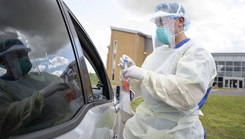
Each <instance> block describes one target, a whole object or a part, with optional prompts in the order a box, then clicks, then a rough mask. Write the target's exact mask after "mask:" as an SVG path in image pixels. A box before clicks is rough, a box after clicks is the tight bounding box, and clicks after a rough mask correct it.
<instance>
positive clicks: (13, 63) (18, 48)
mask: <svg viewBox="0 0 245 139" xmlns="http://www.w3.org/2000/svg"><path fill="white" fill-rule="evenodd" d="M30 51H31V49H30V48H28V47H26V46H25V45H24V44H23V43H22V42H21V41H20V40H18V39H9V40H5V41H4V42H2V43H0V67H1V68H3V69H5V71H6V73H5V74H3V75H2V76H1V77H0V117H1V119H0V135H1V136H8V135H9V134H18V133H20V132H21V133H24V132H27V131H28V130H37V129H42V128H44V127H47V126H52V125H57V124H59V123H61V122H62V121H64V120H68V119H69V118H70V117H71V110H70V107H69V104H68V101H67V98H66V91H65V90H67V89H69V86H68V84H67V83H65V82H64V81H63V80H62V78H60V77H58V76H55V75H51V74H49V73H47V72H42V73H40V72H31V73H30V72H29V71H30V70H31V68H32V63H31V61H30V59H29V57H28V53H29V52H30ZM35 125H38V126H35Z"/></svg>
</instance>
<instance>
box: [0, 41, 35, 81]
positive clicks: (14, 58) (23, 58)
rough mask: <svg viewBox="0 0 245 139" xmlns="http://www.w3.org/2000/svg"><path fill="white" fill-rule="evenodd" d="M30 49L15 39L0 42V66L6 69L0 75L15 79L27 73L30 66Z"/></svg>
mask: <svg viewBox="0 0 245 139" xmlns="http://www.w3.org/2000/svg"><path fill="white" fill-rule="evenodd" d="M30 51H31V49H30V48H27V47H26V46H25V45H23V43H22V42H21V41H20V40H17V39H12V40H6V41H4V42H2V43H0V67H1V68H4V69H5V70H6V73H5V74H4V75H2V76H1V77H4V78H6V79H10V80H16V79H19V78H21V77H23V76H25V75H26V74H28V72H29V71H30V70H31V68H32V63H31V61H30V59H29V57H28V53H29V52H30Z"/></svg>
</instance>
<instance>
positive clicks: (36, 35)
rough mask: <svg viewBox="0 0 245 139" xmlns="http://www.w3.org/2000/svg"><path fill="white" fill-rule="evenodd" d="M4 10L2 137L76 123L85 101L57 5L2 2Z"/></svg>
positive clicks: (0, 26) (1, 24)
mask: <svg viewBox="0 0 245 139" xmlns="http://www.w3.org/2000/svg"><path fill="white" fill-rule="evenodd" d="M26 3H28V4H26ZM0 5H1V8H0V13H1V14H0V19H1V22H0V31H1V33H0V94H1V95H0V110H1V112H0V118H1V119H0V120H1V122H0V124H1V125H0V133H1V137H2V136H9V135H13V134H23V133H28V132H32V131H36V130H40V129H43V128H48V127H51V126H55V125H58V124H61V123H64V122H65V121H67V120H69V119H71V117H73V116H74V114H75V113H76V112H77V110H78V109H79V108H80V107H82V106H83V104H84V99H83V94H82V91H81V90H82V86H81V82H80V77H79V75H78V71H79V70H78V68H77V63H76V59H75V56H74V50H73V48H72V45H71V42H70V39H69V36H68V33H67V29H66V27H65V24H64V20H63V18H62V15H61V14H60V10H59V7H58V5H57V3H56V1H49V0H44V1H33V0H26V1H25V3H24V2H21V1H15V0H8V1H6V0H0ZM37 5H38V6H37ZM3 118H4V119H3ZM1 137H0V138H1Z"/></svg>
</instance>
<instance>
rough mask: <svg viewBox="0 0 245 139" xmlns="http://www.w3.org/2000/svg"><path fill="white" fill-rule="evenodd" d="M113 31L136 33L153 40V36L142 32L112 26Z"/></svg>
mask: <svg viewBox="0 0 245 139" xmlns="http://www.w3.org/2000/svg"><path fill="white" fill-rule="evenodd" d="M111 30H118V31H122V32H128V33H134V34H139V35H142V36H144V37H147V38H151V35H147V34H145V33H142V32H140V31H136V30H131V29H125V28H119V27H112V26H111Z"/></svg>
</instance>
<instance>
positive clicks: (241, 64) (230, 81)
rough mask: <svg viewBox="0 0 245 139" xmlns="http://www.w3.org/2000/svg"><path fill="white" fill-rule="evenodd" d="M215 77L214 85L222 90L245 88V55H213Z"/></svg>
mask: <svg viewBox="0 0 245 139" xmlns="http://www.w3.org/2000/svg"><path fill="white" fill-rule="evenodd" d="M212 55H213V57H214V60H215V64H216V69H217V76H216V78H215V81H214V84H215V85H216V86H218V87H222V88H238V89H242V88H243V89H244V88H245V53H213V54H212Z"/></svg>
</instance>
